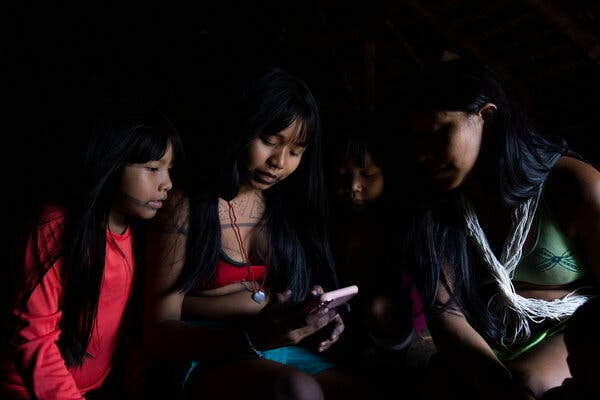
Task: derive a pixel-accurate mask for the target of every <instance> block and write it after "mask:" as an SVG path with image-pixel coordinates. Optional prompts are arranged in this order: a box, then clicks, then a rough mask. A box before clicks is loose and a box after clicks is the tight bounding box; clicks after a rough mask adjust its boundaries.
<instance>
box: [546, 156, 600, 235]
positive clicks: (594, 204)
mask: <svg viewBox="0 0 600 400" xmlns="http://www.w3.org/2000/svg"><path fill="white" fill-rule="evenodd" d="M546 188H547V189H546V191H547V194H548V200H550V202H551V204H552V205H553V208H554V210H555V213H556V216H557V217H558V220H559V223H560V225H561V226H562V227H563V229H565V231H566V232H567V233H568V234H571V235H576V236H579V235H578V234H577V232H579V233H580V234H581V232H584V231H586V232H588V233H589V232H591V231H595V230H596V229H597V228H596V226H597V224H598V221H600V172H599V171H598V170H597V169H596V168H594V167H593V166H592V165H590V164H588V163H586V162H584V161H581V160H579V159H576V158H573V157H561V159H560V160H559V161H558V162H557V163H556V165H555V166H554V168H553V169H552V171H551V173H550V175H549V177H548V185H547V186H546Z"/></svg>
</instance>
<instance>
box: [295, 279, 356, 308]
mask: <svg viewBox="0 0 600 400" xmlns="http://www.w3.org/2000/svg"><path fill="white" fill-rule="evenodd" d="M357 293H358V286H356V285H351V286H346V287H344V288H341V289H336V290H332V291H330V292H326V293H323V294H322V295H321V296H319V297H318V298H316V299H314V300H312V301H310V302H309V303H308V304H307V305H306V306H305V307H304V311H305V312H306V313H312V312H315V311H317V310H319V309H321V308H323V307H327V308H329V309H333V308H336V307H339V306H341V305H342V304H345V303H347V302H348V300H350V299H351V298H353V297H354V296H356V294H357Z"/></svg>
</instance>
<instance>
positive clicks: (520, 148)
mask: <svg viewBox="0 0 600 400" xmlns="http://www.w3.org/2000/svg"><path fill="white" fill-rule="evenodd" d="M413 84H414V86H413V90H411V91H410V93H411V95H410V96H409V97H408V98H407V101H406V104H405V107H406V110H407V115H410V113H411V112H414V111H417V112H434V111H462V112H465V113H467V114H475V113H476V112H477V111H478V110H479V109H480V108H481V107H482V106H483V105H484V104H485V103H493V104H495V105H496V107H497V111H496V115H495V118H494V121H493V124H492V129H493V132H491V134H489V135H486V136H485V138H484V143H482V147H481V151H480V154H479V157H478V159H477V164H476V168H477V169H478V173H479V176H480V177H481V184H482V186H483V189H484V190H485V191H486V192H488V193H492V194H495V196H496V198H497V199H498V200H499V203H500V204H502V205H503V206H505V207H514V206H515V205H517V204H520V203H522V202H524V201H525V200H527V199H529V198H530V197H532V196H535V195H537V194H538V193H539V190H540V187H541V185H543V183H544V182H545V180H546V178H547V176H548V173H549V172H550V169H551V168H552V166H553V165H554V164H555V163H556V161H557V160H558V159H559V158H560V156H561V155H563V154H567V153H569V149H568V147H567V145H566V143H565V142H564V141H562V140H551V139H550V138H549V137H544V136H542V135H540V134H539V133H538V132H536V131H535V130H534V129H533V128H532V124H531V122H530V121H529V120H528V118H527V116H526V114H525V112H524V109H523V107H522V106H521V105H520V104H519V102H518V101H517V99H516V98H514V97H513V96H512V94H510V93H509V92H508V91H507V88H506V87H505V86H504V84H503V83H502V81H501V80H500V79H499V77H498V76H497V75H496V74H495V73H494V72H493V71H492V70H491V69H490V68H489V67H487V66H485V65H481V64H479V63H476V62H472V61H470V60H466V59H458V60H452V61H447V62H440V63H437V64H435V65H431V66H428V67H426V68H425V69H424V70H423V71H421V73H420V75H419V76H418V77H417V78H416V79H414V80H413ZM420 179H421V184H420V188H419V190H418V191H417V192H416V193H419V194H420V196H415V200H416V201H415V202H414V205H413V206H414V208H412V210H411V211H412V212H413V215H414V218H413V219H412V225H411V228H410V229H409V232H408V238H407V240H406V241H405V243H406V254H407V255H408V256H409V259H410V261H411V262H410V265H412V266H413V267H414V272H415V278H416V282H417V284H418V285H419V287H420V291H421V295H422V297H423V299H424V302H425V304H426V305H427V306H428V307H429V308H430V309H438V310H439V309H440V308H437V306H436V305H435V295H436V292H437V288H438V286H437V285H438V282H441V283H442V284H443V285H444V286H445V287H446V289H447V290H448V291H449V293H450V294H451V296H452V299H453V302H451V304H455V305H458V306H459V307H460V308H461V309H462V311H463V312H464V313H465V315H466V316H467V318H468V319H469V320H470V322H471V323H472V324H473V325H474V326H475V327H476V328H477V329H478V330H480V331H481V332H483V333H484V335H485V336H487V337H488V338H492V339H494V340H498V339H499V336H500V335H501V332H502V330H501V329H500V328H501V327H499V326H498V323H499V322H498V321H496V320H495V319H494V316H493V315H490V313H489V312H487V310H486V308H485V304H484V302H483V301H482V300H481V299H482V298H481V296H480V295H479V294H478V293H477V285H476V284H475V283H474V282H473V277H472V274H471V268H470V263H471V260H470V257H469V255H470V254H469V247H468V245H467V240H466V232H465V229H464V227H463V218H462V211H461V210H462V208H461V206H460V204H459V196H460V195H461V188H458V189H455V190H451V191H443V190H439V189H438V188H437V187H436V186H435V185H433V184H432V183H431V182H429V180H428V179H427V178H425V175H424V174H422V175H421V178H420ZM443 266H447V268H446V267H443ZM449 282H451V284H450V283H449ZM442 309H443V308H442Z"/></svg>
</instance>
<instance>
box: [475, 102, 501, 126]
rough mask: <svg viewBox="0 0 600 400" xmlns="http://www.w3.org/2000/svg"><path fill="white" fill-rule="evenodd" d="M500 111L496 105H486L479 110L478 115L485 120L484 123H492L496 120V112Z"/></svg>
mask: <svg viewBox="0 0 600 400" xmlns="http://www.w3.org/2000/svg"><path fill="white" fill-rule="evenodd" d="M497 111H498V107H496V105H495V104H494V103H485V104H484V105H482V106H481V107H479V110H477V115H479V116H480V117H481V118H483V122H484V123H486V122H491V121H493V120H494V119H495V118H496V112H497Z"/></svg>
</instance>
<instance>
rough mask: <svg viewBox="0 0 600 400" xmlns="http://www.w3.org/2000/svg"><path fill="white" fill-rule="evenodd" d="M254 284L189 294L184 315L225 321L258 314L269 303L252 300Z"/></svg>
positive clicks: (245, 283)
mask: <svg viewBox="0 0 600 400" xmlns="http://www.w3.org/2000/svg"><path fill="white" fill-rule="evenodd" d="M251 288H252V282H236V283H232V284H229V285H227V286H222V287H220V288H215V289H210V290H204V291H202V292H199V293H195V294H187V295H186V296H185V297H184V299H183V305H182V315H183V318H186V319H188V318H189V319H225V318H236V317H247V316H251V315H256V314H258V313H259V312H260V311H261V310H262V309H263V307H264V306H265V305H266V304H267V303H268V302H269V300H270V296H269V295H268V294H267V296H266V298H265V301H264V302H262V303H257V302H256V301H254V300H252V290H251Z"/></svg>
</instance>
